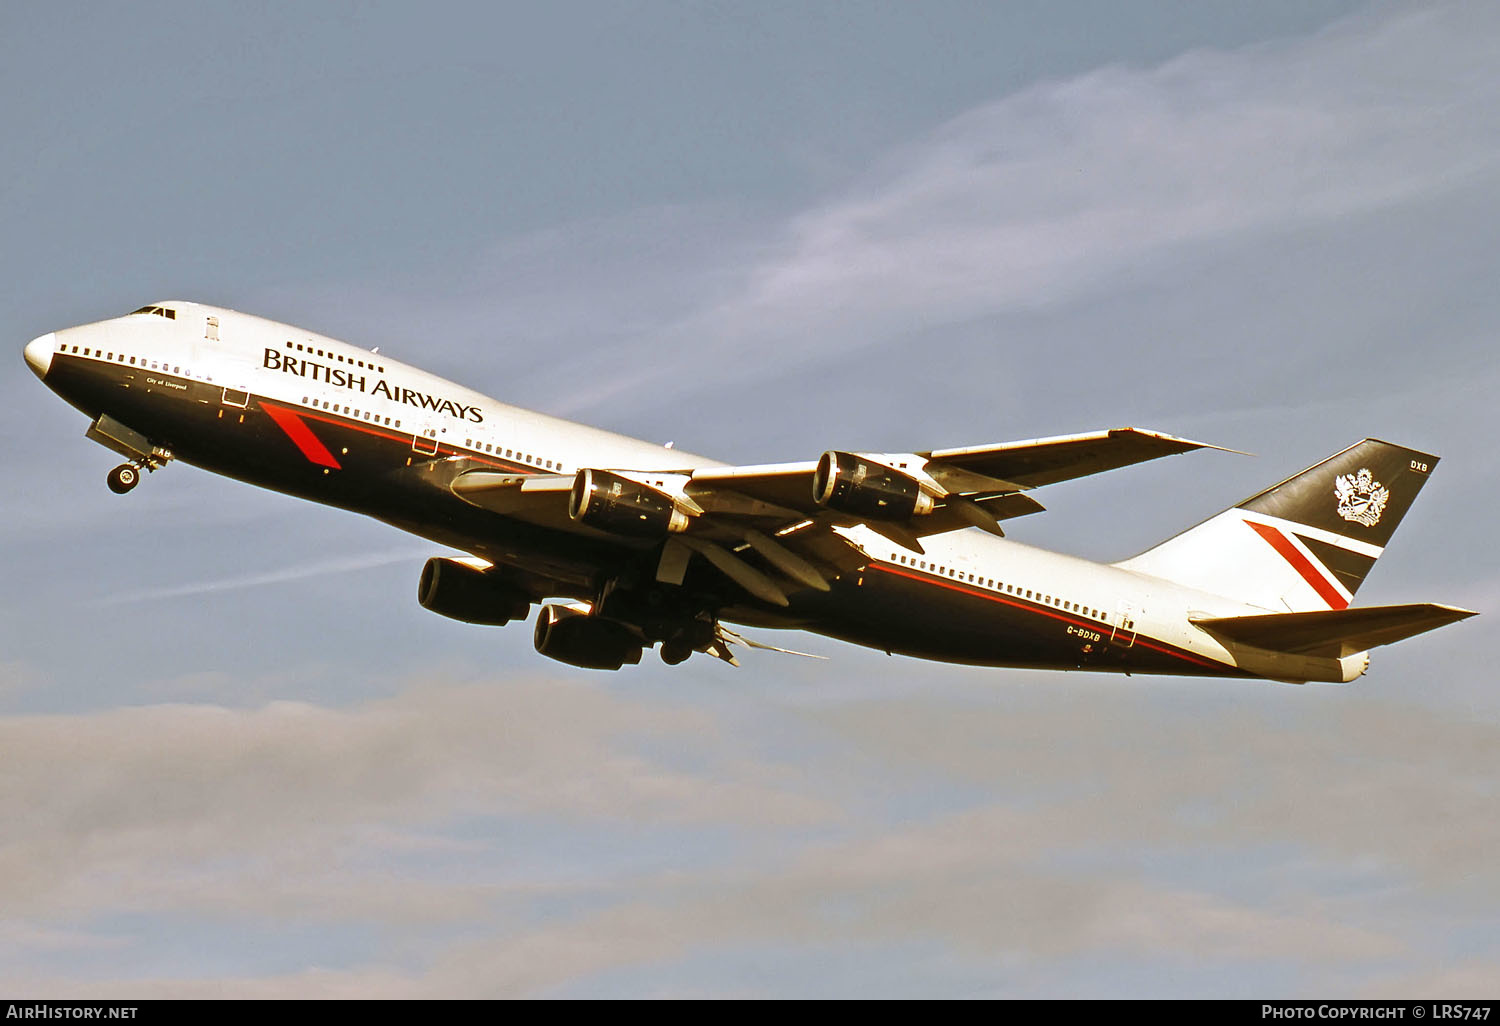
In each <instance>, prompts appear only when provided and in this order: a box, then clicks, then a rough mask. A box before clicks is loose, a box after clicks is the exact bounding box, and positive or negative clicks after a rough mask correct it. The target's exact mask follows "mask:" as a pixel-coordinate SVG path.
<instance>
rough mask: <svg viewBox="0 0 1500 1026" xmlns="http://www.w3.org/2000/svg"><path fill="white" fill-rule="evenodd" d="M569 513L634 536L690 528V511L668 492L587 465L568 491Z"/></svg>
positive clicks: (658, 535) (581, 520) (655, 535)
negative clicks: (678, 503) (685, 511)
mask: <svg viewBox="0 0 1500 1026" xmlns="http://www.w3.org/2000/svg"><path fill="white" fill-rule="evenodd" d="M568 516H570V517H572V518H573V519H574V520H576V521H578V523H580V524H587V525H588V526H590V527H597V528H598V529H599V530H601V531H608V532H610V533H611V534H625V535H630V536H631V537H634V538H661V537H663V536H665V535H667V534H673V533H677V532H679V531H686V530H687V527H688V523H689V519H688V515H687V514H686V513H684V512H683V511H682V510H681V509H679V508H678V506H677V503H676V502H674V501H673V499H672V497H671V496H670V495H668V494H667V493H666V492H659V491H657V490H656V489H655V488H648V487H647V486H646V485H643V484H641V483H640V482H639V481H632V480H630V479H629V478H628V477H621V476H620V475H619V474H611V473H610V472H609V471H607V470H590V469H584V470H580V471H579V472H578V476H577V477H575V478H574V479H573V490H572V491H571V492H569V493H568Z"/></svg>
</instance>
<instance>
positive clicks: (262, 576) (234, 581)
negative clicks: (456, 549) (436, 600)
mask: <svg viewBox="0 0 1500 1026" xmlns="http://www.w3.org/2000/svg"><path fill="white" fill-rule="evenodd" d="M430 554H431V551H430V549H424V550H421V551H418V550H416V549H410V548H406V549H387V550H385V551H382V552H367V553H364V554H363V555H357V556H344V557H342V558H340V559H325V560H322V561H320V562H316V563H300V564H298V565H296V566H288V567H282V568H281V569H279V570H267V571H265V572H264V573H258V574H246V575H244V576H241V577H225V578H221V579H219V580H217V581H198V582H196V583H193V584H178V585H173V586H171V587H166V588H147V589H145V590H142V591H128V592H124V593H123V594H119V595H110V596H108V597H106V598H101V599H97V600H95V602H94V603H93V604H94V605H99V606H112V605H118V604H120V603H122V602H150V601H154V600H156V599H170V598H183V597H185V596H188V595H206V594H208V593H210V592H216V591H236V590H238V589H240V588H258V587H261V586H263V585H267V584H282V583H285V582H287V581H301V580H305V579H307V578H309V577H325V576H327V575H329V574H345V573H352V572H354V571H356V570H369V569H373V568H374V567H377V566H389V565H390V564H392V563H401V562H404V561H406V560H408V559H418V558H420V557H422V556H426V555H430Z"/></svg>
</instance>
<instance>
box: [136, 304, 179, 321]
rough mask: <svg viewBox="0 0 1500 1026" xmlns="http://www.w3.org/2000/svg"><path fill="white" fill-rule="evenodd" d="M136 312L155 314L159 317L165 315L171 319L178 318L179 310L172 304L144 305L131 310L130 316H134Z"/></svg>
mask: <svg viewBox="0 0 1500 1026" xmlns="http://www.w3.org/2000/svg"><path fill="white" fill-rule="evenodd" d="M136 314H155V315H156V316H158V317H165V318H166V319H167V320H169V321H175V320H176V319H177V311H176V310H173V309H172V308H171V307H170V306H143V307H141V308H140V309H139V310H132V311H130V316H132V317H134V316H135V315H136Z"/></svg>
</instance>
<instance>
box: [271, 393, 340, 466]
mask: <svg viewBox="0 0 1500 1026" xmlns="http://www.w3.org/2000/svg"><path fill="white" fill-rule="evenodd" d="M260 405H261V409H263V410H265V411H266V413H267V414H269V415H270V417H271V419H272V420H274V421H275V422H276V426H277V427H279V428H281V430H283V431H285V432H286V436H287V437H288V438H290V439H291V440H292V442H293V443H294V444H295V445H296V446H297V448H298V449H300V450H302V455H304V456H306V457H307V458H308V460H310V461H311V462H313V463H316V464H317V465H318V466H320V467H332V468H333V469H334V470H339V469H342V468H340V467H339V461H338V460H336V459H334V458H333V453H331V452H329V451H328V446H326V445H324V444H323V443H322V442H320V441H318V436H317V435H315V434H313V433H312V429H311V428H309V427H308V426H307V425H306V424H304V423H302V418H301V417H299V416H297V415H296V414H295V413H293V412H292V411H291V410H288V409H285V408H283V407H280V406H272V405H271V404H270V403H261V404H260Z"/></svg>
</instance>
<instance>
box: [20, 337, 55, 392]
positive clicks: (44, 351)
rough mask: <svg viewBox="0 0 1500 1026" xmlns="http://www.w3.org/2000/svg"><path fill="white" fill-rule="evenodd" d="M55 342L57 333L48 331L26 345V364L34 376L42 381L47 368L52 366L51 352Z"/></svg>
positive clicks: (44, 378) (45, 375)
mask: <svg viewBox="0 0 1500 1026" xmlns="http://www.w3.org/2000/svg"><path fill="white" fill-rule="evenodd" d="M56 340H57V332H55V331H49V332H47V334H45V335H42V336H40V337H39V338H34V339H32V340H31V341H30V342H28V343H26V362H27V364H29V365H30V367H31V369H32V371H34V372H35V373H36V376H37V377H39V378H41V379H43V380H46V377H47V368H49V367H51V366H52V350H53V349H54V348H55V346H54V343H55V342H56Z"/></svg>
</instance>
